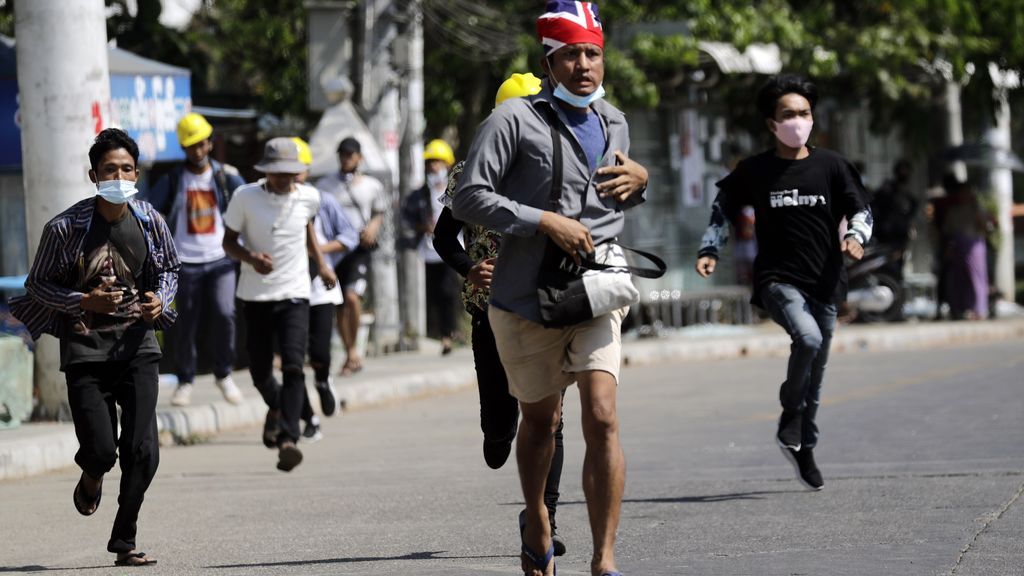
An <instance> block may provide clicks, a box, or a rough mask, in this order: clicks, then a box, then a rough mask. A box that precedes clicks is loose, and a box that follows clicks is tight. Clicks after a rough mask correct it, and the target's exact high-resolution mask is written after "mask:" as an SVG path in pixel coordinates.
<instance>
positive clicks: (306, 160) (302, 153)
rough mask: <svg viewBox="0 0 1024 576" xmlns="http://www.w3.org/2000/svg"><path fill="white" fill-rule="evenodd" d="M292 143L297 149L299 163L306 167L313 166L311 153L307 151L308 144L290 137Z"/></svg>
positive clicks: (296, 137) (300, 139)
mask: <svg viewBox="0 0 1024 576" xmlns="http://www.w3.org/2000/svg"><path fill="white" fill-rule="evenodd" d="M292 142H295V145H296V146H298V147H299V162H302V163H303V164H305V165H306V166H310V165H312V164H313V151H312V150H310V149H309V144H306V141H305V140H303V139H302V138H299V137H298V136H292Z"/></svg>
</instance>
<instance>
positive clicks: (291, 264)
mask: <svg viewBox="0 0 1024 576" xmlns="http://www.w3.org/2000/svg"><path fill="white" fill-rule="evenodd" d="M298 156H299V147H298V145H296V143H295V142H294V141H293V140H292V139H291V138H273V139H271V140H270V141H268V142H267V145H266V148H265V149H264V152H263V159H262V160H260V163H259V164H257V165H256V166H254V168H255V169H256V170H258V171H260V172H263V173H264V174H265V175H266V177H265V178H262V179H260V181H258V182H256V183H254V184H248V185H246V186H243V187H241V188H239V189H238V190H236V191H235V193H234V195H233V196H232V198H231V203H230V204H229V205H228V210H227V212H225V213H224V226H225V230H224V251H225V252H227V254H228V255H229V256H231V257H232V258H235V259H237V260H240V261H241V262H242V272H241V277H240V279H239V282H238V298H239V300H241V301H242V302H243V305H244V314H245V323H246V348H247V350H248V352H249V373H250V374H251V375H252V380H253V384H254V385H255V386H256V388H257V390H259V391H260V394H261V395H262V396H263V400H264V401H265V402H266V403H267V407H268V408H269V410H268V412H267V421H266V424H265V425H264V429H263V442H264V444H266V445H267V446H268V447H277V449H278V462H277V468H278V470H282V471H284V472H289V471H291V470H292V469H293V468H295V467H296V466H298V465H299V463H300V462H302V452H300V451H299V449H298V447H296V445H295V444H296V442H298V440H299V436H300V433H299V414H300V412H301V410H302V403H303V398H304V394H305V389H306V384H305V375H304V374H303V371H302V368H303V365H304V364H305V359H306V342H307V337H308V332H309V297H310V282H309V271H310V262H309V258H310V257H312V258H313V262H315V263H316V266H317V270H318V272H319V276H320V279H321V280H322V281H323V283H324V286H325V287H326V288H327V289H330V288H332V287H333V286H334V285H335V284H336V283H337V278H335V276H334V271H333V270H331V267H330V266H329V265H328V264H327V263H326V261H325V260H324V257H323V254H322V253H321V251H320V245H319V243H318V242H317V240H316V232H315V231H314V229H313V218H314V217H315V216H316V214H317V211H318V210H319V209H320V193H319V192H317V190H316V189H315V188H312V187H310V186H307V185H305V184H300V183H297V182H296V176H297V175H298V174H300V173H302V172H304V171H305V170H306V167H305V165H304V164H302V162H300V161H299V159H298ZM239 239H241V240H242V242H244V244H245V245H244V247H243V246H242V244H241V243H240V242H239ZM275 339H276V341H277V343H278V346H279V351H280V353H281V372H282V376H283V378H282V380H283V386H282V385H279V384H278V383H277V380H276V379H275V378H274V375H273V358H274V341H275Z"/></svg>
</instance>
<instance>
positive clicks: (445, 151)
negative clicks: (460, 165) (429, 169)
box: [423, 139, 455, 166]
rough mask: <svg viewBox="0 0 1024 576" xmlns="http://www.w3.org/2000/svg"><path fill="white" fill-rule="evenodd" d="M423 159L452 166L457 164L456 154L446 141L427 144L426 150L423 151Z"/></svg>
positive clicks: (434, 141)
mask: <svg viewBox="0 0 1024 576" xmlns="http://www.w3.org/2000/svg"><path fill="white" fill-rule="evenodd" d="M423 159H424V160H440V161H442V162H444V163H445V164H447V165H449V166H451V165H452V164H455V152H453V151H452V147H451V146H449V145H448V143H447V142H445V141H444V140H441V139H438V140H431V141H430V142H428V143H427V147H426V149H424V150H423Z"/></svg>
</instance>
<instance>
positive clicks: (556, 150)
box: [547, 106, 562, 213]
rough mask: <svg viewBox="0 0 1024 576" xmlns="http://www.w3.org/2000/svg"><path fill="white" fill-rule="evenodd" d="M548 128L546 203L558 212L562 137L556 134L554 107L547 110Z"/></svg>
mask: <svg viewBox="0 0 1024 576" xmlns="http://www.w3.org/2000/svg"><path fill="white" fill-rule="evenodd" d="M547 116H548V126H550V128H551V148H552V150H551V194H549V195H548V202H550V203H551V207H552V208H553V209H554V211H555V212H556V213H557V212H558V203H559V202H560V201H561V200H562V136H561V134H559V133H558V124H559V122H560V120H559V119H558V113H557V112H555V109H554V107H552V106H549V107H548V108H547Z"/></svg>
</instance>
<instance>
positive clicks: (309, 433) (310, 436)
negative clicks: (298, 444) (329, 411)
mask: <svg viewBox="0 0 1024 576" xmlns="http://www.w3.org/2000/svg"><path fill="white" fill-rule="evenodd" d="M323 437H324V435H323V433H322V432H321V431H320V419H319V418H317V417H316V416H313V418H311V419H310V420H309V421H308V422H306V426H305V427H304V428H303V429H302V439H303V440H305V441H306V442H309V443H310V444H312V443H313V442H319V441H320V440H323Z"/></svg>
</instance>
